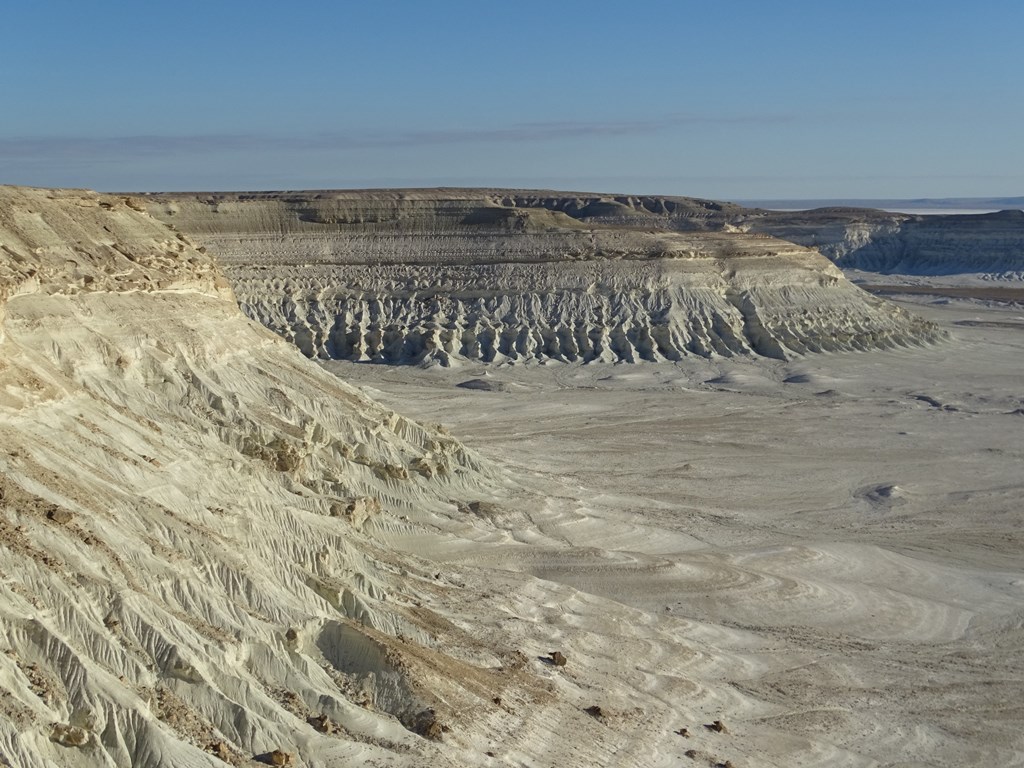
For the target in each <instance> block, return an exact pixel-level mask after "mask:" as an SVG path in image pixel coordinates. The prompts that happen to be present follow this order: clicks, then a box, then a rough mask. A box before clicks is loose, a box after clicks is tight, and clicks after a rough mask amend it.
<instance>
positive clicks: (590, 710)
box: [583, 704, 604, 720]
mask: <svg viewBox="0 0 1024 768" xmlns="http://www.w3.org/2000/svg"><path fill="white" fill-rule="evenodd" d="M583 711H584V712H586V713H587V714H588V715H590V716H591V717H595V718H597V719H598V720H601V719H603V718H604V710H603V709H601V708H600V707H599V706H597V704H591V705H590V706H589V707H587V708H586V709H584V710H583Z"/></svg>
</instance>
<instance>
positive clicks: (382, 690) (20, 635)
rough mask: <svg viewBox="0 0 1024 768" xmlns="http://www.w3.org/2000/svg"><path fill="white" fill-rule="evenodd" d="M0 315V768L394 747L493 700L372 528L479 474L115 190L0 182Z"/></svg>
mask: <svg viewBox="0 0 1024 768" xmlns="http://www.w3.org/2000/svg"><path fill="white" fill-rule="evenodd" d="M0 321H2V326H0V328H2V341H0V446H2V450H0V616H2V619H3V629H4V631H3V635H2V637H0V689H2V695H0V755H2V758H3V759H2V760H0V762H2V763H3V764H4V765H15V766H39V765H52V766H56V765H60V766H90V767H92V766H115V765H116V766H129V765H131V766H157V765H162V766H170V765H173V766H214V765H223V764H224V762H225V761H226V762H227V763H230V764H239V765H240V764H248V763H249V760H250V759H251V758H252V757H253V756H258V755H266V754H269V753H272V752H273V751H274V750H275V749H281V748H284V749H281V751H282V752H285V751H287V752H288V753H289V754H293V755H294V754H298V755H300V756H301V755H312V754H316V755H320V756H321V757H322V756H330V755H332V754H340V755H341V756H344V757H346V759H354V758H356V757H359V756H361V757H362V758H368V757H372V756H374V755H379V754H393V753H396V751H397V752H399V753H400V752H405V753H409V754H410V755H412V756H415V755H417V754H419V751H420V750H422V749H426V748H427V747H426V746H423V745H427V746H429V745H430V744H432V742H430V741H429V740H426V739H424V738H423V737H422V736H421V735H416V733H420V734H425V735H427V736H436V735H438V734H440V730H439V728H440V723H441V722H444V723H447V722H449V721H450V719H451V718H452V717H453V715H452V712H453V711H461V710H464V709H472V708H477V707H482V706H483V705H484V704H486V705H487V706H490V707H491V708H494V705H493V704H491V697H492V695H498V694H499V693H500V692H501V691H502V690H503V689H504V688H505V687H507V686H508V685H509V682H510V681H511V680H513V678H514V677H515V674H516V673H515V671H514V669H513V667H514V664H513V663H512V661H514V659H512V657H511V656H509V659H512V661H509V659H506V660H505V662H504V663H505V666H506V669H504V670H503V671H501V670H499V668H500V667H501V666H502V664H503V661H502V656H501V653H502V650H501V648H500V647H493V646H492V647H491V648H489V649H488V651H487V655H486V656H485V657H483V658H475V659H474V660H473V661H467V660H466V659H467V658H468V657H470V656H472V654H473V651H472V650H463V651H461V652H460V658H459V659H453V658H452V657H451V656H449V655H446V654H445V653H444V651H443V650H442V649H441V648H440V647H439V645H440V641H439V640H438V637H439V635H440V634H442V633H443V634H444V635H445V637H446V638H447V642H448V643H450V644H451V645H450V648H456V649H457V648H458V647H459V644H460V643H462V644H464V645H465V647H466V648H470V649H471V648H472V647H473V646H474V643H473V641H472V639H471V638H470V637H469V636H468V635H466V634H465V633H464V632H461V631H460V630H458V629H457V628H455V627H454V626H450V627H447V628H442V629H440V630H439V629H438V626H440V623H439V622H438V621H437V620H436V619H435V617H434V614H433V612H432V611H431V610H430V609H429V608H428V607H427V606H426V605H425V603H427V602H429V601H430V600H431V599H432V597H431V595H435V594H440V593H443V592H444V591H445V590H446V589H448V587H447V586H446V582H444V581H438V580H437V579H435V576H434V571H433V570H430V571H427V570H426V569H427V566H424V565H422V564H419V565H417V564H416V563H415V562H413V561H412V560H411V559H406V560H401V561H400V560H398V559H396V558H395V557H393V556H392V555H391V554H389V552H388V551H386V550H383V549H381V548H380V547H379V545H377V544H375V543H374V538H373V535H372V531H374V530H377V531H382V530H390V529H393V528H396V527H397V528H400V527H402V526H404V525H406V524H405V523H404V522H402V518H403V517H404V516H406V515H409V514H412V515H418V516H420V517H423V516H429V515H431V514H436V513H438V512H444V511H445V510H451V509H453V507H452V504H451V503H450V502H449V500H450V499H467V498H473V496H472V495H471V494H476V493H479V492H480V489H481V488H483V487H485V486H487V485H488V484H489V483H491V482H492V481H493V478H494V473H493V470H491V469H489V468H487V467H485V466H483V465H482V464H481V462H480V461H479V460H477V459H476V458H474V456H473V455H472V454H470V453H469V452H467V451H466V450H464V449H463V447H462V446H461V445H460V444H459V443H458V442H457V441H455V440H454V439H453V438H451V437H450V436H448V435H447V434H445V433H444V432H443V431H439V430H438V429H434V428H428V427H424V426H421V425H419V424H416V423H413V422H411V421H409V420H407V419H405V418H403V417H401V416H398V415H397V414H395V413H393V412H391V411H389V410H387V409H385V408H383V407H381V406H379V405H377V404H376V403H374V402H372V401H370V400H369V399H367V398H366V397H365V396H364V395H362V394H361V393H360V392H358V391H357V390H355V389H353V388H351V387H349V386H347V385H345V384H344V383H342V382H340V381H339V380H337V379H336V378H335V377H333V376H331V375H329V374H327V373H325V372H323V371H321V370H320V369H319V368H317V367H316V366H315V365H313V364H311V363H310V362H309V361H308V360H306V359H305V358H303V357H302V356H301V355H300V354H299V353H298V351H296V350H295V349H294V348H293V347H291V346H290V345H289V344H287V343H285V342H284V341H282V340H281V339H280V338H278V337H277V336H275V335H274V334H272V333H270V332H269V331H267V330H265V329H264V328H262V327H261V326H259V325H257V324H254V323H252V322H251V321H249V320H247V319H246V318H245V317H244V316H243V315H242V314H241V312H239V311H238V308H237V306H236V304H235V302H234V298H233V295H232V293H231V291H230V289H229V287H228V286H227V283H226V282H225V280H224V279H223V277H222V276H221V274H220V272H219V270H218V269H217V267H216V265H215V264H214V262H213V259H212V258H211V256H210V255H208V254H205V253H202V252H200V251H199V250H197V249H196V248H195V247H194V246H193V245H192V243H191V242H190V240H189V239H188V238H187V237H186V236H184V235H181V234H175V233H174V232H172V231H171V230H169V229H168V228H167V227H166V226H165V225H163V224H161V223H159V222H158V221H156V220H154V219H152V218H151V217H149V216H148V215H147V214H145V213H144V212H142V211H141V208H140V207H139V205H138V203H136V202H133V201H132V200H131V199H128V198H118V197H112V196H103V195H97V194H94V193H90V192H83V191H62V190H35V189H19V188H11V187H0ZM457 638H461V639H457ZM509 653H511V650H510V651H509ZM484 661H486V662H487V664H486V665H485V664H484V663H483V662H484ZM462 669H464V670H465V674H462V672H461V671H460V670H462ZM485 690H486V691H489V693H487V695H486V696H485V695H484V692H485ZM324 731H326V732H324ZM414 731H415V732H416V733H414ZM417 745H419V746H417ZM267 759H269V758H267ZM339 759H340V758H339ZM427 759H428V761H429V759H431V758H427ZM438 759H439V758H438Z"/></svg>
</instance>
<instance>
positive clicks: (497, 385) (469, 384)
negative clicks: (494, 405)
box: [455, 379, 508, 392]
mask: <svg viewBox="0 0 1024 768" xmlns="http://www.w3.org/2000/svg"><path fill="white" fill-rule="evenodd" d="M455 386H456V387H459V388H460V389H475V390H476V391H478V392H508V385H507V384H506V383H505V382H503V381H488V380H487V379H469V380H468V381H460V382H459V383H458V384H456V385H455Z"/></svg>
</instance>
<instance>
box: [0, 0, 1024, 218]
mask: <svg viewBox="0 0 1024 768" xmlns="http://www.w3.org/2000/svg"><path fill="white" fill-rule="evenodd" d="M1022 35H1024V2H1022V1H1021V0H976V1H975V2H960V1H957V2H952V1H951V0H930V1H929V0H887V1H886V2H878V1H876V0H859V1H858V2H833V1H832V0H816V2H804V1H803V0H759V1H757V2H753V1H747V0H702V1H701V2H690V1H689V0H676V1H675V2H667V1H666V2H662V1H660V0H650V1H649V2H642V3H641V2H637V3H631V2H623V1H622V0H618V1H617V2H604V1H603V0H591V1H590V2H577V1H576V0H544V1H535V0H521V1H520V2H489V1H488V0H475V1H473V2H470V1H465V2H464V1H463V0H449V1H447V2H446V0H429V1H428V0H394V1H392V2H382V1H380V0H377V1H376V2H370V1H369V0H368V1H367V2H358V3H357V2H343V1H342V0H337V1H336V2H326V1H313V2H304V3H291V2H285V0H273V1H269V0H201V1H199V0H169V1H168V2H150V1H149V0H133V1H132V2H122V1H121V0H92V2H82V1H81V0H74V1H72V0H20V1H19V2H11V3H8V4H7V7H6V8H5V10H4V23H3V27H2V28H0V46H2V48H0V50H2V51H3V66H2V67H0V183H13V184H29V185H37V186H84V187H92V188H95V189H103V190H173V189H178V190H190V189H195V190H206V189H294V188H324V187H363V186H435V185H458V186H478V185H488V186H490V185H495V186H516V187H545V188H556V189H581V190H601V191H624V192H651V193H666V194H688V195H697V196H705V197H715V198H724V199H743V198H748V199H749V198H782V197H819V198H821V197H924V196H969V195H976V196H983V195H1020V194H1024V45H1022V42H1021V38H1022Z"/></svg>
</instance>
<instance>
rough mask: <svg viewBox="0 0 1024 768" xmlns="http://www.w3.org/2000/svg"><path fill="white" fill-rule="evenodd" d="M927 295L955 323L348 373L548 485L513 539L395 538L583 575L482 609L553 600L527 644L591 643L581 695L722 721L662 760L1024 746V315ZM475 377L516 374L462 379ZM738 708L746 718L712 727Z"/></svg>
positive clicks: (479, 535) (515, 516)
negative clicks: (931, 342) (935, 340)
mask: <svg viewBox="0 0 1024 768" xmlns="http://www.w3.org/2000/svg"><path fill="white" fill-rule="evenodd" d="M913 309H914V310H915V311H917V312H919V313H921V314H924V315H925V316H926V317H927V318H928V319H931V320H934V321H936V322H939V323H940V324H941V325H942V326H943V327H945V328H948V329H949V330H950V331H951V333H952V334H953V336H954V338H953V340H952V341H951V342H949V343H946V344H941V345H937V346H933V347H928V348H924V349H914V350H900V351H898V352H877V353H848V354H828V355H817V356H811V357H808V358H805V359H802V360H799V361H797V362H792V363H784V362H776V361H765V360H759V361H751V360H738V361H718V362H714V363H712V362H700V361H698V362H692V361H688V362H687V363H685V364H679V365H672V364H651V365H642V366H621V365H620V366H610V365H592V366H585V367H580V366H566V365H557V364H548V365H545V366H529V367H523V366H516V367H512V366H504V367H497V368H493V367H492V368H489V369H488V368H486V367H484V366H479V365H472V366H465V367H463V368H458V369H442V368H433V369H429V370H423V369H418V368H412V367H401V368H393V367H383V366H371V365H356V364H350V363H329V364H327V367H329V368H330V370H332V371H335V372H337V373H339V374H340V375H342V376H343V377H344V378H346V379H347V380H349V381H352V382H356V383H359V384H361V385H363V386H365V387H367V388H369V391H370V394H372V395H373V396H374V397H376V398H379V399H381V400H383V401H384V402H386V403H388V404H389V405H391V406H393V407H395V408H397V409H399V410H401V411H403V412H405V413H407V414H409V415H411V416H413V417H415V418H418V419H421V420H426V421H438V422H443V423H445V424H447V425H449V427H450V428H451V429H452V431H453V433H455V434H457V435H458V436H459V437H460V438H461V439H463V440H464V441H465V442H466V443H467V444H468V445H469V446H471V447H473V448H475V449H476V450H477V451H478V452H479V453H480V454H482V455H484V456H486V457H491V458H493V459H495V460H498V461H500V462H502V464H503V465H504V466H505V467H507V468H508V469H509V470H510V471H511V472H512V474H513V475H514V476H516V477H518V478H520V479H521V480H522V481H523V482H528V483H530V484H532V485H533V486H534V487H542V488H547V489H548V492H549V494H550V497H549V499H548V500H547V501H546V502H545V503H543V504H540V505H538V504H537V503H536V502H535V501H533V500H531V499H529V498H514V497H513V498H499V499H496V500H495V502H496V504H497V506H498V508H499V510H500V511H499V512H497V513H495V514H492V515H491V516H490V517H489V519H488V522H494V523H496V524H497V525H498V527H500V528H504V529H505V531H504V533H502V534H500V535H495V534H494V533H493V532H492V531H491V529H490V528H489V526H484V525H481V526H480V529H479V531H477V532H476V534H475V535H474V534H473V532H469V531H467V530H466V529H465V527H463V526H458V527H456V526H454V524H452V523H445V522H441V521H437V522H438V524H439V526H440V527H442V528H448V529H449V530H457V532H458V535H459V538H458V539H452V538H447V537H441V538H440V539H438V538H435V537H434V536H432V535H416V536H409V535H403V536H399V535H392V536H390V537H388V541H389V542H390V543H392V544H394V545H396V546H399V547H402V548H405V549H408V550H409V551H414V552H417V553H418V554H419V555H421V556H428V557H430V558H432V559H444V560H448V561H450V562H453V563H455V562H457V563H460V564H463V565H473V566H477V567H485V568H487V569H492V568H496V569H501V570H511V571H522V572H526V573H530V574H533V575H535V576H538V577H540V578H542V579H545V580H549V581H551V582H555V583H560V584H565V585H569V586H571V587H573V588H575V589H577V590H579V591H580V592H581V593H582V594H581V595H579V596H576V597H574V598H573V599H572V600H571V601H570V602H569V603H568V604H562V603H559V602H558V600H557V599H556V596H557V595H559V593H558V592H557V591H553V592H552V594H551V595H550V596H548V595H545V594H544V591H543V589H541V591H540V593H539V594H538V593H537V592H530V593H529V594H523V593H522V592H518V593H516V594H512V595H507V596H504V597H503V599H500V600H497V601H496V605H495V608H496V612H495V613H492V615H489V616H488V615H480V616H478V619H479V621H481V622H482V623H483V625H484V626H490V627H492V629H493V631H494V632H502V631H504V630H505V628H506V625H505V622H504V617H505V616H520V617H525V618H528V619H529V620H530V621H532V622H535V624H536V634H535V635H534V636H533V637H523V638H522V642H523V643H524V645H530V646H531V647H532V648H533V650H535V651H538V652H544V651H546V650H548V646H551V647H552V648H554V647H556V646H557V647H562V648H564V649H566V650H567V652H568V653H569V654H570V658H572V656H573V654H574V653H575V654H579V653H581V652H582V653H584V654H585V655H586V659H587V660H586V662H585V663H586V666H587V669H586V670H581V671H579V672H578V674H580V675H581V676H583V677H584V678H586V679H587V683H586V685H580V688H582V690H580V689H579V688H578V689H577V690H576V691H575V692H574V695H576V696H578V697H581V703H583V702H584V701H586V700H589V699H593V700H594V702H596V703H600V704H603V705H604V706H606V707H611V708H617V709H619V710H623V711H625V710H628V709H629V708H630V707H631V706H641V707H645V706H646V707H647V708H648V709H649V708H650V706H651V703H652V701H660V702H662V703H663V704H664V705H665V706H666V707H667V709H668V711H670V712H674V713H676V717H674V718H672V719H667V720H665V721H664V722H663V723H662V726H661V727H662V728H663V729H664V730H668V731H670V730H674V729H675V728H677V727H679V726H681V725H689V726H690V730H691V732H694V731H696V736H695V737H694V738H691V739H682V738H679V743H678V749H671V747H672V744H671V742H668V743H667V744H665V743H663V744H661V745H660V746H658V747H656V748H653V749H652V753H651V754H649V755H647V756H646V759H647V760H649V761H650V762H649V763H648V764H651V765H655V764H659V765H660V764H664V765H676V764H678V762H677V760H678V757H677V756H678V755H679V754H681V751H682V750H683V749H685V748H698V749H709V750H712V751H714V753H715V754H716V755H718V756H719V757H720V758H721V759H732V760H733V761H734V762H735V763H736V764H737V765H751V766H753V765H865V766H866V765H876V764H882V765H949V766H968V765H991V766H997V765H999V766H1008V765H1020V764H1024V736H1022V735H1021V731H1020V723H1021V722H1022V718H1024V712H1022V705H1021V702H1022V701H1024V661H1022V656H1021V650H1022V648H1024V631H1022V622H1024V555H1022V552H1024V546H1022V545H1024V528H1022V525H1021V523H1022V518H1024V507H1022V504H1021V501H1020V500H1021V498H1022V491H1024V474H1022V472H1021V469H1022V466H1024V464H1022V458H1024V438H1022V435H1024V412H1022V411H1020V410H1018V409H1022V408H1024V377H1022V373H1024V364H1022V362H1021V361H1022V360H1024V309H1021V308H1020V307H1008V308H1007V307H999V306H985V305H982V304H980V303H966V302H959V303H957V302H954V303H949V304H927V303H925V301H924V300H922V301H920V302H918V303H916V304H915V305H914V306H913ZM474 378H485V379H486V380H488V381H492V382H496V383H501V384H504V385H505V386H504V387H503V388H504V390H505V391H496V392H487V391H479V390H471V389H464V388H459V387H457V386H456V384H458V383H460V382H463V381H466V380H470V379H474ZM1015 411H1016V413H1015ZM467 540H470V543H467ZM481 578H485V577H484V576H481ZM533 589H535V590H536V589H540V588H539V587H534V588H533ZM587 595H597V596H601V597H605V598H611V599H612V600H614V601H615V602H616V603H620V604H622V605H623V606H628V607H629V608H635V609H639V610H640V611H642V613H640V614H634V613H632V612H631V611H628V610H627V609H626V608H625V607H623V608H622V610H621V612H620V613H616V612H615V611H614V610H610V609H609V608H608V606H607V604H602V605H601V606H600V608H597V607H595V606H591V605H588V598H587V597H586V596H587ZM627 627H628V629H625V628H627ZM581 630H582V633H581V632H580V631H581ZM509 631H512V630H509ZM515 631H517V632H518V631H521V629H518V630H515ZM667 640H674V641H677V642H678V643H679V645H678V646H676V647H673V646H672V644H671V643H670V642H668V643H667V642H666V641H667ZM686 649H689V651H690V652H689V653H687V652H686ZM606 671H607V672H608V673H609V675H611V676H607V675H606V676H602V675H603V673H605V672H606ZM577 682H578V681H577ZM563 685H564V684H563ZM588 686H594V687H593V688H589V687H588ZM584 690H586V691H587V692H586V693H584V692H583V691H584ZM587 697H589V699H588V698H587ZM718 717H720V718H722V719H724V720H725V721H726V723H727V724H728V726H729V730H730V735H729V736H728V737H725V736H723V735H720V734H713V738H712V736H711V735H709V733H708V732H705V731H704V729H702V728H700V723H701V722H702V721H704V722H710V720H711V719H714V718H718ZM694 726H696V727H694ZM559 738H560V739H565V738H572V736H571V735H570V734H565V733H563V734H561V735H560V737H559ZM632 748H633V750H636V749H638V748H639V747H638V745H633V747H632ZM635 759H638V756H637V755H636V754H635V752H634V753H632V754H631V755H630V758H629V760H628V761H627V760H626V759H625V758H624V759H623V760H622V762H621V764H626V762H630V763H632V761H633V760H635ZM684 759H685V758H684ZM876 761H877V762H876ZM642 762H643V760H642V759H641V760H640V763H642ZM524 764H531V765H532V764H534V763H532V762H526V763H524ZM536 764H538V765H539V764H542V763H536ZM607 764H609V765H614V764H616V761H615V760H609V762H607Z"/></svg>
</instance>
